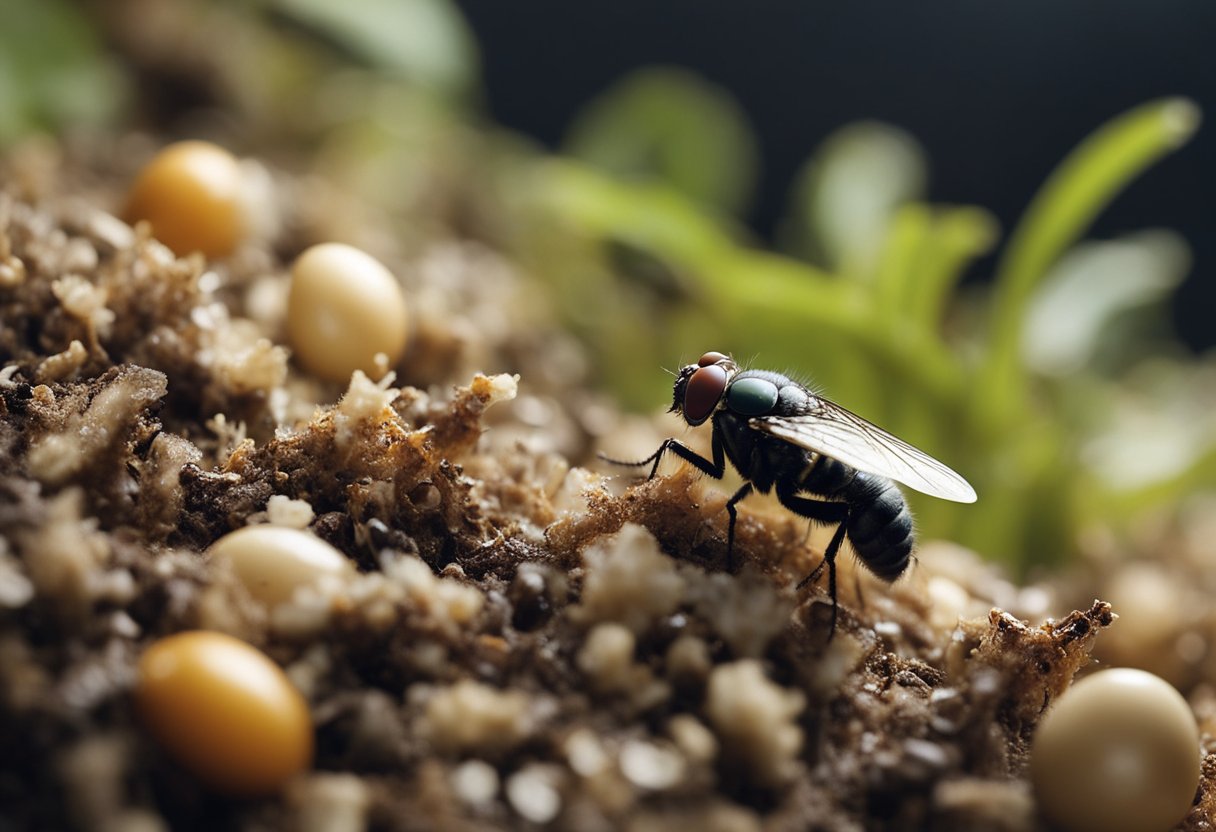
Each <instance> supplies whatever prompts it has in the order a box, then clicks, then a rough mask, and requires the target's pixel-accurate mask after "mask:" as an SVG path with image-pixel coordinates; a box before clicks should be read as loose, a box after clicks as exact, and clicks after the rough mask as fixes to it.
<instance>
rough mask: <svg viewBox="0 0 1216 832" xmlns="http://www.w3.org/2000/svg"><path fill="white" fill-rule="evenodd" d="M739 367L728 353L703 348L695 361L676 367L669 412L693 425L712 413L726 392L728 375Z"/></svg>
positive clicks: (729, 376)
mask: <svg viewBox="0 0 1216 832" xmlns="http://www.w3.org/2000/svg"><path fill="white" fill-rule="evenodd" d="M738 371H739V367H738V365H736V364H735V362H734V361H733V360H731V358H730V356H728V355H724V354H722V353H720V352H707V353H705V355H703V356H701V358H700V359H699V360H698V361H697V363H696V364H689V365H688V366H686V367H683V368H681V369H680V373H679V375H677V376H676V383H675V387H674V388H673V390H672V402H671V411H670V412H671V413H679V414H680V415H681V416H683V417H684V421H686V422H688V424H690V425H692V426H693V427H696V426H697V425H700V424H703V423H704V422H705V420H706V419H708V418H709V417H710V416H712V415H713V412H714V411H715V410H717V409H718V405H719V404H720V403H721V402H722V397H723V396H725V395H726V387H727V385H728V384H729V383H730V380H731V377H732V376H734V374H735V373H737V372H738Z"/></svg>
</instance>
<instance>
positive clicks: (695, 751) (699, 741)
mask: <svg viewBox="0 0 1216 832" xmlns="http://www.w3.org/2000/svg"><path fill="white" fill-rule="evenodd" d="M667 733H668V734H669V735H670V736H671V739H672V742H674V743H675V744H676V747H677V748H679V749H680V751H682V752H683V753H684V756H685V758H687V759H688V760H690V761H692V762H694V763H708V762H711V761H712V760H713V758H714V757H715V756H716V755H717V753H718V738H717V737H715V736H714V733H713V731H710V730H709V729H708V728H706V727H705V724H704V723H703V722H701V720H699V719H697V718H696V717H695V716H693V715H692V714H676V715H675V716H673V717H672V718H671V720H670V721H669V722H668V723H667Z"/></svg>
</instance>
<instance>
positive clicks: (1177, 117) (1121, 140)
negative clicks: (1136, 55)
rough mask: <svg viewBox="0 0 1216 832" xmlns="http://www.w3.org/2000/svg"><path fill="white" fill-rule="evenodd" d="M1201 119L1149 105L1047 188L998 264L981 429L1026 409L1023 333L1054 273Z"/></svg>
mask: <svg viewBox="0 0 1216 832" xmlns="http://www.w3.org/2000/svg"><path fill="white" fill-rule="evenodd" d="M1199 117H1200V114H1199V109H1198V108H1197V107H1196V106H1195V104H1194V103H1193V102H1191V101H1190V100H1188V99H1186V98H1165V99H1159V100H1157V101H1151V102H1149V103H1147V104H1143V105H1141V106H1139V107H1137V108H1135V109H1133V110H1130V111H1129V112H1126V113H1124V114H1123V115H1120V116H1118V117H1117V118H1115V119H1113V120H1111V121H1109V122H1107V123H1106V124H1105V125H1103V126H1102V127H1100V128H1099V129H1098V130H1097V131H1095V132H1094V133H1093V134H1091V135H1090V136H1089V137H1088V138H1086V139H1085V140H1084V141H1083V142H1081V144H1080V145H1079V146H1078V147H1077V148H1076V149H1075V150H1074V151H1073V152H1072V153H1071V154H1069V156H1068V157H1067V158H1065V160H1064V161H1063V162H1062V163H1061V164H1060V166H1059V167H1058V168H1056V170H1055V171H1054V172H1053V173H1052V174H1051V176H1050V177H1048V179H1047V181H1046V182H1045V183H1044V184H1043V186H1042V188H1040V189H1039V192H1038V193H1037V194H1036V195H1035V197H1034V199H1033V200H1032V201H1031V203H1030V206H1029V207H1028V208H1027V209H1026V213H1025V214H1024V215H1023V217H1022V219H1021V221H1020V222H1019V223H1018V225H1017V228H1015V229H1014V232H1013V234H1012V235H1011V237H1010V239H1009V245H1008V246H1007V247H1006V249H1005V253H1004V256H1003V257H1002V259H1001V261H1000V263H999V264H998V266H997V273H996V286H995V290H994V291H995V297H994V302H993V321H992V332H991V341H990V349H989V352H988V356H987V361H986V366H985V367H984V368H983V372H981V373H980V375H979V379H978V385H977V391H976V392H977V395H976V398H975V400H974V405H973V406H974V407H975V408H976V409H977V418H976V420H975V421H976V424H977V425H979V426H982V427H984V428H985V429H987V430H991V429H992V428H994V427H996V426H999V425H1000V424H1002V423H1003V422H1004V417H1005V416H1015V417H1016V413H1018V412H1019V411H1020V408H1019V407H1018V404H1019V402H1018V399H1019V398H1020V397H1021V396H1023V395H1024V394H1025V386H1026V379H1025V377H1024V374H1023V373H1022V370H1021V366H1020V361H1019V353H1020V350H1021V339H1022V327H1023V324H1024V322H1025V317H1026V307H1027V305H1028V303H1029V301H1030V298H1031V296H1032V294H1033V293H1034V290H1035V288H1037V286H1038V285H1039V283H1040V282H1041V280H1042V279H1043V277H1044V276H1045V275H1046V273H1047V271H1048V269H1049V268H1050V267H1051V266H1052V264H1054V263H1055V262H1056V260H1057V259H1058V258H1059V257H1060V255H1061V254H1063V253H1064V251H1065V250H1067V249H1068V247H1069V246H1071V245H1072V244H1073V243H1074V242H1076V241H1077V240H1078V239H1079V238H1080V237H1081V235H1082V234H1084V233H1085V232H1086V230H1088V228H1089V226H1090V225H1091V224H1092V223H1093V221H1094V219H1095V218H1096V217H1097V215H1098V214H1099V212H1101V211H1102V209H1103V208H1105V207H1106V206H1107V205H1108V204H1109V203H1110V201H1111V200H1112V199H1113V198H1114V197H1115V195H1116V194H1117V193H1119V191H1121V190H1122V189H1123V188H1124V187H1126V186H1127V184H1128V183H1129V182H1131V181H1132V179H1134V178H1135V177H1136V176H1137V175H1139V174H1140V173H1141V172H1143V171H1144V170H1145V169H1146V168H1148V167H1149V166H1150V165H1152V164H1153V163H1154V162H1156V161H1157V160H1158V159H1160V158H1161V157H1162V156H1164V155H1165V154H1167V153H1169V152H1170V151H1173V150H1176V149H1177V148H1179V147H1181V146H1182V145H1183V144H1185V143H1186V141H1187V140H1188V139H1189V138H1190V137H1191V136H1192V135H1193V134H1194V132H1195V130H1196V128H1197V127H1198V126H1199ZM995 433H998V434H999V433H1000V430H999V428H998V429H997V430H996V431H995Z"/></svg>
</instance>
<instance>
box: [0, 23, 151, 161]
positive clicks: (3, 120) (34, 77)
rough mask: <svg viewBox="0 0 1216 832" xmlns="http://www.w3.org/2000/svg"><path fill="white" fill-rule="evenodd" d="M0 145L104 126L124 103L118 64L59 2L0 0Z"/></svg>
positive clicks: (123, 85) (123, 91)
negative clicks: (74, 128) (60, 129)
mask: <svg viewBox="0 0 1216 832" xmlns="http://www.w3.org/2000/svg"><path fill="white" fill-rule="evenodd" d="M0 21H3V23H0V147H3V146H5V145H7V144H9V143H11V142H13V141H15V140H16V139H18V138H20V137H22V136H24V135H28V134H30V133H33V132H37V131H48V130H53V129H55V128H58V127H61V126H65V125H66V126H86V125H97V124H104V123H106V122H108V121H110V120H112V119H114V118H115V117H117V116H118V115H119V114H120V113H121V112H122V110H123V109H124V107H125V105H126V103H127V89H126V86H125V79H124V78H123V74H122V71H121V70H120V68H119V66H118V63H117V61H115V60H113V59H112V58H111V57H110V56H108V55H107V54H106V53H105V52H104V50H103V49H102V45H101V39H100V38H99V37H98V36H97V34H96V32H94V31H93V29H92V27H91V26H90V24H89V21H88V19H87V17H85V15H84V14H83V13H82V12H81V11H80V10H79V9H78V8H76V7H75V6H73V5H71V4H69V3H65V2H63V1H62V0H40V2H37V3H29V2H23V0H0Z"/></svg>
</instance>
